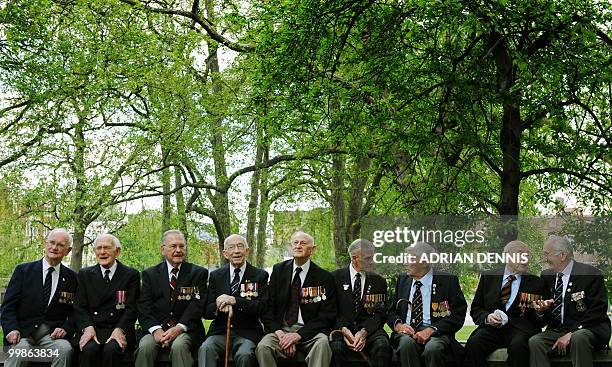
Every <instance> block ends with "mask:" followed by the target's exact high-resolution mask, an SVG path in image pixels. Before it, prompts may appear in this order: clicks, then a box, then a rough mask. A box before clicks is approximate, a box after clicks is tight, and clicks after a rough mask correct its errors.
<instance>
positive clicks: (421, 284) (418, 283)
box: [414, 280, 423, 288]
mask: <svg viewBox="0 0 612 367" xmlns="http://www.w3.org/2000/svg"><path fill="white" fill-rule="evenodd" d="M414 286H415V287H417V288H421V286H423V283H421V281H420V280H417V281H416V282H414Z"/></svg>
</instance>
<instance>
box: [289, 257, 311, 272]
mask: <svg viewBox="0 0 612 367" xmlns="http://www.w3.org/2000/svg"><path fill="white" fill-rule="evenodd" d="M296 268H297V265H295V260H293V273H295V269H296ZM300 268H302V272H301V273H300V275H302V274H306V273H308V269H310V259H308V260H307V261H306V263H304V265H302V266H300ZM293 273H292V274H293Z"/></svg>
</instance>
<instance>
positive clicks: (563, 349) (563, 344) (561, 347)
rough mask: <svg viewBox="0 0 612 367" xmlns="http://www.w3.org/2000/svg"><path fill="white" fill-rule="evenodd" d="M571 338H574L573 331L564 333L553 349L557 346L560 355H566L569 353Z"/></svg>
mask: <svg viewBox="0 0 612 367" xmlns="http://www.w3.org/2000/svg"><path fill="white" fill-rule="evenodd" d="M571 338H572V333H571V332H569V333H567V334H565V335H563V336H562V337H560V338H559V339H557V341H556V342H555V344H553V346H552V349H553V350H554V349H555V348H556V349H557V352H559V354H560V355H562V356H564V355H565V354H566V353H567V346H568V345H569V343H570V339H571Z"/></svg>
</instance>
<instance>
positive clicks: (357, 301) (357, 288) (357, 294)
mask: <svg viewBox="0 0 612 367" xmlns="http://www.w3.org/2000/svg"><path fill="white" fill-rule="evenodd" d="M353 303H354V306H355V314H356V315H358V314H359V308H360V306H361V274H360V273H357V274H355V284H354V285H353Z"/></svg>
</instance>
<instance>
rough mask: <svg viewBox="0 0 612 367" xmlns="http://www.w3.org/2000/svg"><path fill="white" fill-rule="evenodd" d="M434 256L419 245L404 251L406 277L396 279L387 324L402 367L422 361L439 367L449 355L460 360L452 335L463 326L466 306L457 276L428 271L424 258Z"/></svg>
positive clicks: (419, 363) (401, 276)
mask: <svg viewBox="0 0 612 367" xmlns="http://www.w3.org/2000/svg"><path fill="white" fill-rule="evenodd" d="M434 252H435V250H434V249H433V248H432V247H431V246H430V245H429V244H427V243H423V242H420V243H416V244H415V245H414V246H412V247H409V248H407V249H406V253H407V254H408V256H409V257H410V260H409V261H408V264H406V273H403V274H400V276H399V277H398V279H397V284H396V287H395V295H396V296H395V297H396V298H395V299H394V300H393V302H391V306H392V309H391V310H390V312H389V318H388V324H389V327H391V329H392V330H393V334H391V344H392V345H394V346H396V347H397V348H398V352H399V356H400V361H401V365H402V367H420V366H422V365H423V363H422V361H424V362H425V365H426V366H428V367H442V366H444V365H445V363H446V362H445V354H448V353H449V352H450V353H452V354H453V355H454V356H455V359H456V360H458V361H462V360H463V353H462V352H463V351H462V347H461V345H460V344H459V343H457V341H456V339H455V333H456V332H457V331H459V329H461V327H462V326H463V322H464V321H465V313H466V310H467V303H466V302H465V297H464V296H463V292H462V291H461V287H460V286H459V279H458V278H457V276H455V275H452V274H450V273H446V272H442V271H437V270H434V269H433V268H432V267H431V265H430V263H429V259H428V257H429V256H431V254H432V253H434ZM423 255H425V256H423ZM409 305H410V307H408V306H409Z"/></svg>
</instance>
